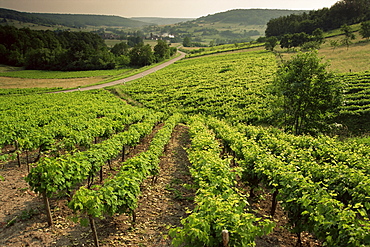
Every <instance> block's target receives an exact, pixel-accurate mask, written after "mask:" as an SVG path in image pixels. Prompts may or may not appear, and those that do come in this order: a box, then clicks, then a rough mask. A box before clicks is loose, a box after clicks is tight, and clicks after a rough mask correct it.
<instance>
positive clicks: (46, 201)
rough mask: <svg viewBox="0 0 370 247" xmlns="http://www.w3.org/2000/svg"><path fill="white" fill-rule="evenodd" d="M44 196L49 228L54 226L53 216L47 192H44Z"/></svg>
mask: <svg viewBox="0 0 370 247" xmlns="http://www.w3.org/2000/svg"><path fill="white" fill-rule="evenodd" d="M42 196H43V197H44V203H45V208H46V216H47V218H48V224H49V226H52V225H53V218H52V216H51V211H50V203H49V198H48V197H47V196H46V192H44V193H43V195H42Z"/></svg>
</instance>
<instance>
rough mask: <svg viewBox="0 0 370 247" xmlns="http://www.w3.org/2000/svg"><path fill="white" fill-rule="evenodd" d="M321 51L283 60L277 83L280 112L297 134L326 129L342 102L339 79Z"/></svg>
mask: <svg viewBox="0 0 370 247" xmlns="http://www.w3.org/2000/svg"><path fill="white" fill-rule="evenodd" d="M327 66H328V65H327V64H325V63H321V61H320V59H319V58H318V57H317V52H309V53H300V54H298V55H297V56H295V57H293V58H292V59H291V60H289V61H286V62H283V64H282V65H281V66H280V68H279V70H278V72H277V76H276V79H275V82H274V87H275V91H276V92H277V93H278V94H279V95H280V98H279V101H278V103H277V105H278V107H279V108H280V109H281V112H282V114H281V115H280V114H279V115H278V116H279V118H280V119H282V121H283V125H284V126H285V127H286V129H287V130H289V131H292V132H293V133H295V134H301V133H315V132H317V131H322V130H324V128H325V127H326V126H325V124H324V123H325V122H327V120H328V118H330V117H332V114H334V113H335V111H336V110H338V107H339V106H340V105H341V99H342V88H341V83H340V81H339V80H338V78H335V77H334V75H333V74H332V73H329V72H327V71H326V67H327Z"/></svg>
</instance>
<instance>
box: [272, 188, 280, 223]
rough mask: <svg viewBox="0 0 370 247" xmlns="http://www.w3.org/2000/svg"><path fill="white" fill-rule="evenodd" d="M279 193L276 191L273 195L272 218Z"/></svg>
mask: <svg viewBox="0 0 370 247" xmlns="http://www.w3.org/2000/svg"><path fill="white" fill-rule="evenodd" d="M278 193H279V190H278V189H275V191H274V194H273V195H272V205H271V217H274V215H275V211H276V205H277V199H276V197H277V195H278Z"/></svg>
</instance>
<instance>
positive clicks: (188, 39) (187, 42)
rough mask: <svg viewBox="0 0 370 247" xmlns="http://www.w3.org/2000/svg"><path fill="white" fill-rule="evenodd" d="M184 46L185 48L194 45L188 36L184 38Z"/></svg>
mask: <svg viewBox="0 0 370 247" xmlns="http://www.w3.org/2000/svg"><path fill="white" fill-rule="evenodd" d="M182 45H183V46H184V47H191V45H192V42H191V38H190V37H188V36H186V37H185V38H184V41H183V42H182Z"/></svg>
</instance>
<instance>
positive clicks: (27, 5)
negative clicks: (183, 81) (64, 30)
mask: <svg viewBox="0 0 370 247" xmlns="http://www.w3.org/2000/svg"><path fill="white" fill-rule="evenodd" d="M337 1H338V0H0V8H7V9H13V10H17V11H22V12H38V13H68V14H102V15H118V16H122V17H191V18H198V17H201V16H205V15H208V14H214V13H218V12H223V11H227V10H230V9H251V8H259V9H294V10H313V9H315V10H316V9H321V8H324V7H331V6H332V5H333V4H334V3H336V2H337Z"/></svg>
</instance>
